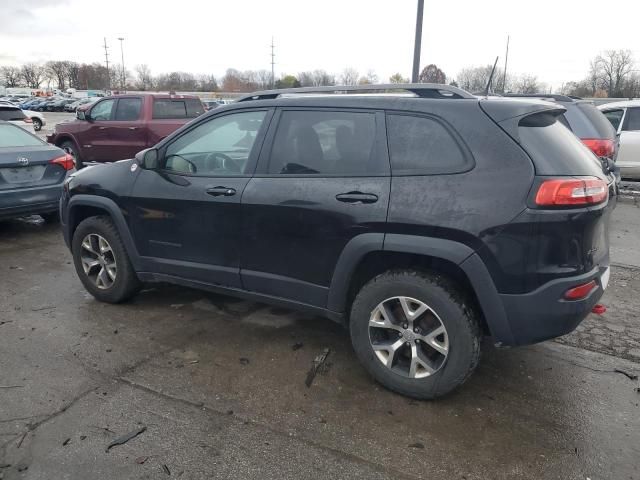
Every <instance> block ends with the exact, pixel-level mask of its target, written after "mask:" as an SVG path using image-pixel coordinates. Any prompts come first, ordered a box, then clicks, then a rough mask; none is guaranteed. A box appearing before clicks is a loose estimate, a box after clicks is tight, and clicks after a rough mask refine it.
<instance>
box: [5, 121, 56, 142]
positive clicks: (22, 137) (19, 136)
mask: <svg viewBox="0 0 640 480" xmlns="http://www.w3.org/2000/svg"><path fill="white" fill-rule="evenodd" d="M41 145H46V144H45V143H44V142H43V141H42V140H40V139H39V138H37V137H35V136H33V135H31V134H29V133H27V132H25V131H24V130H23V129H21V128H20V127H16V126H15V125H10V124H4V125H0V148H2V147H34V146H41Z"/></svg>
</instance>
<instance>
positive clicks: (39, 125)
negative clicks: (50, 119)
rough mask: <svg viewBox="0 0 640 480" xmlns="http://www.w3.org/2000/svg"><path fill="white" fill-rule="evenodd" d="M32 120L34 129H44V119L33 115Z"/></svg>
mask: <svg viewBox="0 0 640 480" xmlns="http://www.w3.org/2000/svg"><path fill="white" fill-rule="evenodd" d="M31 120H32V122H33V129H34V130H35V131H36V132H39V131H40V130H42V120H40V119H39V118H38V117H33V118H32V119H31Z"/></svg>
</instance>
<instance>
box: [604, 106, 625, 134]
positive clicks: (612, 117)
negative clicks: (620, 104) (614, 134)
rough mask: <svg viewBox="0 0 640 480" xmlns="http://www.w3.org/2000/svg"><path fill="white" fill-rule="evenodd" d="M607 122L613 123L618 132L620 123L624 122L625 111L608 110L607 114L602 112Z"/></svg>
mask: <svg viewBox="0 0 640 480" xmlns="http://www.w3.org/2000/svg"><path fill="white" fill-rule="evenodd" d="M602 113H603V114H604V116H605V117H607V120H609V122H610V123H611V125H612V126H613V128H615V129H616V130H618V127H619V126H620V122H621V121H622V115H623V114H624V110H621V109H619V110H607V111H606V112H602Z"/></svg>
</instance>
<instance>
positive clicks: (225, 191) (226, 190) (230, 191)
mask: <svg viewBox="0 0 640 480" xmlns="http://www.w3.org/2000/svg"><path fill="white" fill-rule="evenodd" d="M206 192H207V193H208V194H209V195H211V196H212V197H222V196H224V197H231V196H233V195H235V194H236V189H235V188H231V187H212V188H207V190H206Z"/></svg>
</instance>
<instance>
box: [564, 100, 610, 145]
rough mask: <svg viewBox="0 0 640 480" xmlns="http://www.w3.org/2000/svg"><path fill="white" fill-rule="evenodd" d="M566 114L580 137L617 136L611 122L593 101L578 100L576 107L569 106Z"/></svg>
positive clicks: (574, 131)
mask: <svg viewBox="0 0 640 480" xmlns="http://www.w3.org/2000/svg"><path fill="white" fill-rule="evenodd" d="M565 116H566V117H567V120H568V121H569V124H570V125H571V130H572V131H573V133H575V134H576V135H577V136H578V138H610V139H613V138H614V137H615V136H616V131H615V129H614V128H613V126H612V125H611V122H609V120H607V117H605V116H604V115H603V114H602V112H601V111H600V110H598V109H597V108H596V106H595V105H593V104H591V103H587V102H578V103H576V104H575V107H574V108H572V107H570V106H567V111H566V112H565Z"/></svg>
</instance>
